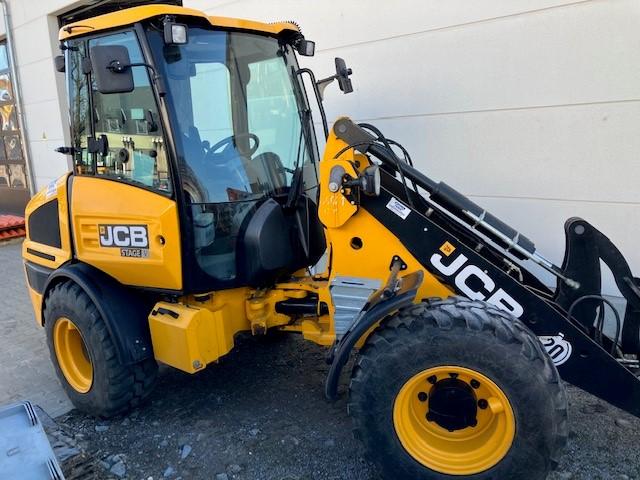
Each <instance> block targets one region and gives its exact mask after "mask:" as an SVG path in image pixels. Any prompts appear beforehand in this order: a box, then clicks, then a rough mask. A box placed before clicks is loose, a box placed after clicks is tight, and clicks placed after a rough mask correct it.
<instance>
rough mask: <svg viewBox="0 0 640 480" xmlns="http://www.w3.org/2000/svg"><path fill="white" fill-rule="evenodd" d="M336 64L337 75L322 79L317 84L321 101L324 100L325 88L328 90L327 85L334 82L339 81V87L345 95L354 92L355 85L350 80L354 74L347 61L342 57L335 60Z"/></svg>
mask: <svg viewBox="0 0 640 480" xmlns="http://www.w3.org/2000/svg"><path fill="white" fill-rule="evenodd" d="M335 64H336V74H335V75H331V76H330V77H327V78H323V79H320V80H318V81H317V82H316V86H317V89H318V95H319V97H320V100H322V99H323V98H324V90H325V88H327V85H329V84H330V83H331V82H333V81H334V80H338V86H339V87H340V90H342V92H343V93H351V92H353V85H351V79H350V78H349V75H351V74H352V73H353V70H351V69H350V68H348V67H347V64H346V63H345V61H344V60H343V59H342V58H340V57H336V58H335Z"/></svg>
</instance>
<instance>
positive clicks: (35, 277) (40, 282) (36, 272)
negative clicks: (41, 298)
mask: <svg viewBox="0 0 640 480" xmlns="http://www.w3.org/2000/svg"><path fill="white" fill-rule="evenodd" d="M24 269H25V272H26V273H27V282H28V283H29V287H31V288H32V289H33V290H35V291H36V292H37V293H39V294H40V295H42V292H44V287H45V286H46V284H47V280H48V279H49V275H51V273H52V272H53V269H52V268H47V267H43V266H42V265H38V264H36V263H33V262H29V261H26V262H24Z"/></svg>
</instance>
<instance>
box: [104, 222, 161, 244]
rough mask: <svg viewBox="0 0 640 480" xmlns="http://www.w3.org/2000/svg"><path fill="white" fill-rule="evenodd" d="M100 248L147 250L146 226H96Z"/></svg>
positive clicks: (147, 236)
mask: <svg viewBox="0 0 640 480" xmlns="http://www.w3.org/2000/svg"><path fill="white" fill-rule="evenodd" d="M98 231H99V233H100V246H102V247H118V248H127V247H129V248H149V235H148V234H147V226H146V225H98Z"/></svg>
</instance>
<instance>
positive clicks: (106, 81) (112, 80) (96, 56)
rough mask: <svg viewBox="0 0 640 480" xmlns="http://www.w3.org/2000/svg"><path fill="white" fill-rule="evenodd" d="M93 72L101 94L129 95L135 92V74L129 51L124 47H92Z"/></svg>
mask: <svg viewBox="0 0 640 480" xmlns="http://www.w3.org/2000/svg"><path fill="white" fill-rule="evenodd" d="M90 57H91V67H92V72H93V74H94V76H95V79H96V86H97V87H98V91H99V92H100V93H107V94H108V93H127V92H132V91H133V87H134V84H133V72H132V71H131V59H130V58H129V51H128V50H127V48H126V47H124V46H122V45H100V46H95V47H91V51H90Z"/></svg>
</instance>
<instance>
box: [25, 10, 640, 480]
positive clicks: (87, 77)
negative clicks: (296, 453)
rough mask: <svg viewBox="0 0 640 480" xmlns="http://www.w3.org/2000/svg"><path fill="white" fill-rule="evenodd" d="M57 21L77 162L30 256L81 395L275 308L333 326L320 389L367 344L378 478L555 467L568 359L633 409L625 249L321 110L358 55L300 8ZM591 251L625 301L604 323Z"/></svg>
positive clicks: (292, 317) (361, 406) (195, 363)
mask: <svg viewBox="0 0 640 480" xmlns="http://www.w3.org/2000/svg"><path fill="white" fill-rule="evenodd" d="M60 41H61V49H62V50H63V53H64V55H63V56H61V57H59V58H58V59H57V60H56V67H57V69H58V70H59V71H61V72H65V75H66V78H67V86H68V97H69V110H70V139H71V144H70V145H67V146H64V147H61V148H59V149H58V151H59V152H60V153H63V154H67V155H70V156H71V158H72V160H73V171H72V172H70V173H69V174H67V175H65V176H63V177H61V178H59V179H58V180H56V181H55V182H52V183H51V184H50V185H48V186H47V188H45V189H44V190H43V191H41V192H40V193H39V194H37V195H36V196H35V197H34V198H33V199H32V200H31V202H30V203H29V205H28V207H27V238H26V240H25V242H24V247H23V256H24V262H25V271H26V276H27V281H28V286H29V291H30V295H31V300H32V302H33V307H34V310H35V313H36V318H37V321H38V322H39V323H40V324H41V325H42V326H43V327H44V328H45V330H46V334H47V339H48V344H49V348H50V352H51V358H52V361H53V363H54V365H55V368H56V371H57V373H58V376H59V377H60V381H61V382H62V384H63V386H64V388H65V389H66V391H67V393H68V395H69V397H70V398H71V399H72V401H73V403H74V405H76V406H77V407H78V408H79V409H81V410H83V411H86V412H89V413H91V414H94V415H98V416H113V415H116V414H120V413H122V412H125V411H127V410H128V409H130V408H132V407H135V406H137V405H139V404H140V403H141V402H142V401H143V400H144V399H145V398H146V397H147V396H148V395H149V394H150V393H151V391H152V389H153V386H154V383H155V379H156V374H157V365H158V362H161V363H164V364H167V365H170V366H172V367H175V368H178V369H180V370H183V371H185V372H189V373H196V372H198V371H200V370H202V369H204V368H207V366H208V365H210V364H211V363H213V362H216V361H217V360H218V359H220V358H221V357H223V356H224V355H225V354H226V353H228V352H229V351H230V350H231V349H232V347H233V345H234V337H235V335H236V334H238V333H240V332H250V333H251V334H253V335H265V334H267V333H268V332H269V331H270V330H279V331H281V332H292V333H298V334H302V335H303V336H304V338H305V339H307V340H310V341H313V342H315V343H318V344H320V345H324V346H326V347H328V354H327V359H328V361H329V362H330V364H331V367H330V371H329V374H328V376H327V379H326V384H325V394H326V396H327V398H328V399H329V400H333V399H335V398H336V397H337V396H338V395H339V392H340V374H341V372H342V369H343V367H344V366H345V364H346V363H347V360H348V359H349V357H350V355H351V354H352V353H354V352H355V353H356V354H357V359H356V362H355V364H354V365H355V366H354V367H353V370H352V372H351V382H350V384H349V413H350V415H351V416H352V417H353V421H354V426H355V432H356V434H357V436H358V437H359V438H361V439H362V441H363V443H364V444H365V447H366V450H367V452H368V454H369V455H370V457H371V459H372V460H373V461H374V462H375V463H377V464H378V465H379V466H380V468H381V471H382V472H383V474H384V475H386V476H387V477H388V478H406V479H417V478H451V477H456V476H468V477H472V478H544V477H545V476H546V474H547V472H548V471H549V470H550V469H551V468H552V467H553V466H554V463H555V461H556V459H557V458H558V455H559V454H560V452H561V449H562V447H563V445H564V443H565V440H566V436H567V404H566V397H565V392H564V387H563V384H562V382H561V380H560V378H561V377H562V378H564V379H565V380H567V381H569V382H571V383H574V384H575V385H577V386H579V387H581V388H584V389H585V390H588V391H589V392H592V393H594V394H595V395H597V396H599V397H600V398H603V399H605V400H607V401H608V402H610V403H611V404H613V405H616V406H618V407H620V408H623V409H625V410H627V411H629V412H631V413H633V414H635V415H640V382H639V381H638V379H637V378H636V376H635V375H636V373H637V368H638V352H639V351H640V336H639V325H640V289H639V287H638V280H637V279H636V278H634V277H633V275H632V274H631V272H630V270H629V267H628V265H627V263H626V262H625V260H624V258H623V257H622V255H621V254H620V252H619V251H618V250H617V249H616V248H615V247H614V246H613V245H612V244H611V242H610V241H609V240H608V239H607V238H606V237H605V236H604V235H602V234H601V233H600V232H598V231H597V230H596V229H595V228H594V227H592V226H591V225H590V224H589V223H587V222H586V221H584V220H581V219H571V220H569V221H568V222H567V224H566V226H565V229H566V235H567V253H566V255H565V258H564V262H563V264H562V266H555V265H553V264H552V263H551V262H549V261H547V260H546V259H545V258H544V257H542V256H541V255H540V254H539V253H538V251H537V250H536V248H535V245H534V243H533V242H532V241H531V240H529V239H528V238H527V237H525V236H524V235H522V234H520V233H518V232H517V231H515V230H514V229H512V228H511V227H509V226H508V225H506V224H505V223H503V222H502V221H500V220H499V219H497V218H495V217H494V216H492V215H491V214H490V213H488V212H486V211H485V210H483V209H482V208H481V207H479V206H478V205H476V204H474V203H473V202H471V201H470V200H469V199H467V198H466V197H464V196H463V195H461V194H460V193H459V192H457V191H456V190H454V189H453V188H451V187H449V186H448V185H446V184H444V183H442V182H440V183H437V182H435V181H433V180H432V179H430V178H429V177H427V176H425V175H424V174H423V173H421V172H419V171H418V170H416V169H415V168H414V167H413V166H412V161H411V157H410V155H409V153H408V152H407V151H406V150H405V149H404V148H403V147H402V146H401V145H400V144H398V143H397V142H395V141H393V140H391V139H387V138H386V137H385V136H384V134H383V133H382V132H380V131H379V130H378V129H377V128H376V127H375V126H373V125H368V124H356V123H354V122H353V121H352V120H350V119H349V118H347V117H343V118H339V119H338V120H337V121H335V123H334V124H333V125H332V127H331V129H329V126H328V125H327V123H326V120H325V115H324V111H323V109H322V102H321V98H322V94H323V92H324V89H325V87H326V86H327V85H328V84H329V83H331V82H332V81H333V80H337V81H338V84H339V86H340V88H341V89H342V91H343V92H345V93H348V92H349V91H351V83H350V79H349V75H350V74H351V70H350V69H348V68H347V67H346V65H345V63H344V62H343V61H342V60H341V59H336V73H335V75H332V76H330V77H327V78H324V79H320V80H316V78H315V75H314V74H313V72H312V71H310V70H309V69H306V68H301V67H300V66H299V65H298V62H297V59H296V54H301V55H312V54H313V49H314V44H313V42H311V41H309V40H307V39H305V37H304V36H303V35H302V33H301V32H300V29H299V28H298V26H297V25H296V24H294V23H291V22H281V23H272V24H263V23H259V22H252V21H246V20H238V19H229V18H221V17H209V16H207V15H205V14H204V13H202V12H198V11H195V10H190V9H186V8H182V7H174V6H167V5H153V6H144V7H135V8H131V9H128V10H121V11H117V12H113V13H108V14H105V15H101V16H98V17H94V18H91V19H86V20H82V21H80V22H77V23H72V24H69V25H66V26H65V27H63V28H62V29H61V31H60ZM307 91H310V92H311V93H312V95H311V96H309V97H308V96H307ZM309 98H311V99H312V100H313V102H310V100H309ZM312 107H313V109H312ZM315 109H317V111H319V112H320V120H322V121H321V122H320V123H321V124H322V126H323V127H324V130H325V133H326V135H327V138H326V146H325V149H324V153H323V155H322V160H320V156H319V153H318V145H317V141H316V136H315V126H314V122H313V118H312V114H311V112H312V110H315ZM601 261H603V262H604V263H606V264H607V265H608V266H609V268H610V269H611V270H612V272H613V274H614V277H615V279H616V282H617V283H618V286H619V288H620V291H621V292H622V294H623V295H624V297H625V299H626V300H627V308H626V313H625V315H624V318H620V317H619V314H618V313H617V312H614V314H615V319H616V322H615V329H614V330H615V333H613V334H612V333H610V332H609V331H608V330H606V329H605V328H604V326H605V323H606V321H605V317H604V311H605V306H606V305H608V304H609V301H608V300H607V299H605V298H603V297H602V294H601V292H600V282H601V280H600V277H601V275H600V265H601ZM533 263H535V264H537V265H538V266H540V267H542V268H544V269H546V270H547V271H549V272H551V273H552V274H553V275H555V277H556V278H557V279H558V284H557V286H556V288H550V287H549V286H548V285H545V284H544V283H543V282H542V281H541V280H539V279H538V277H537V276H536V275H534V274H533V273H532V272H531V269H530V268H529V267H530V265H532V264H533ZM605 330H606V333H605ZM291 374H292V375H293V374H295V372H291ZM265 393H266V394H268V392H265Z"/></svg>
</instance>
